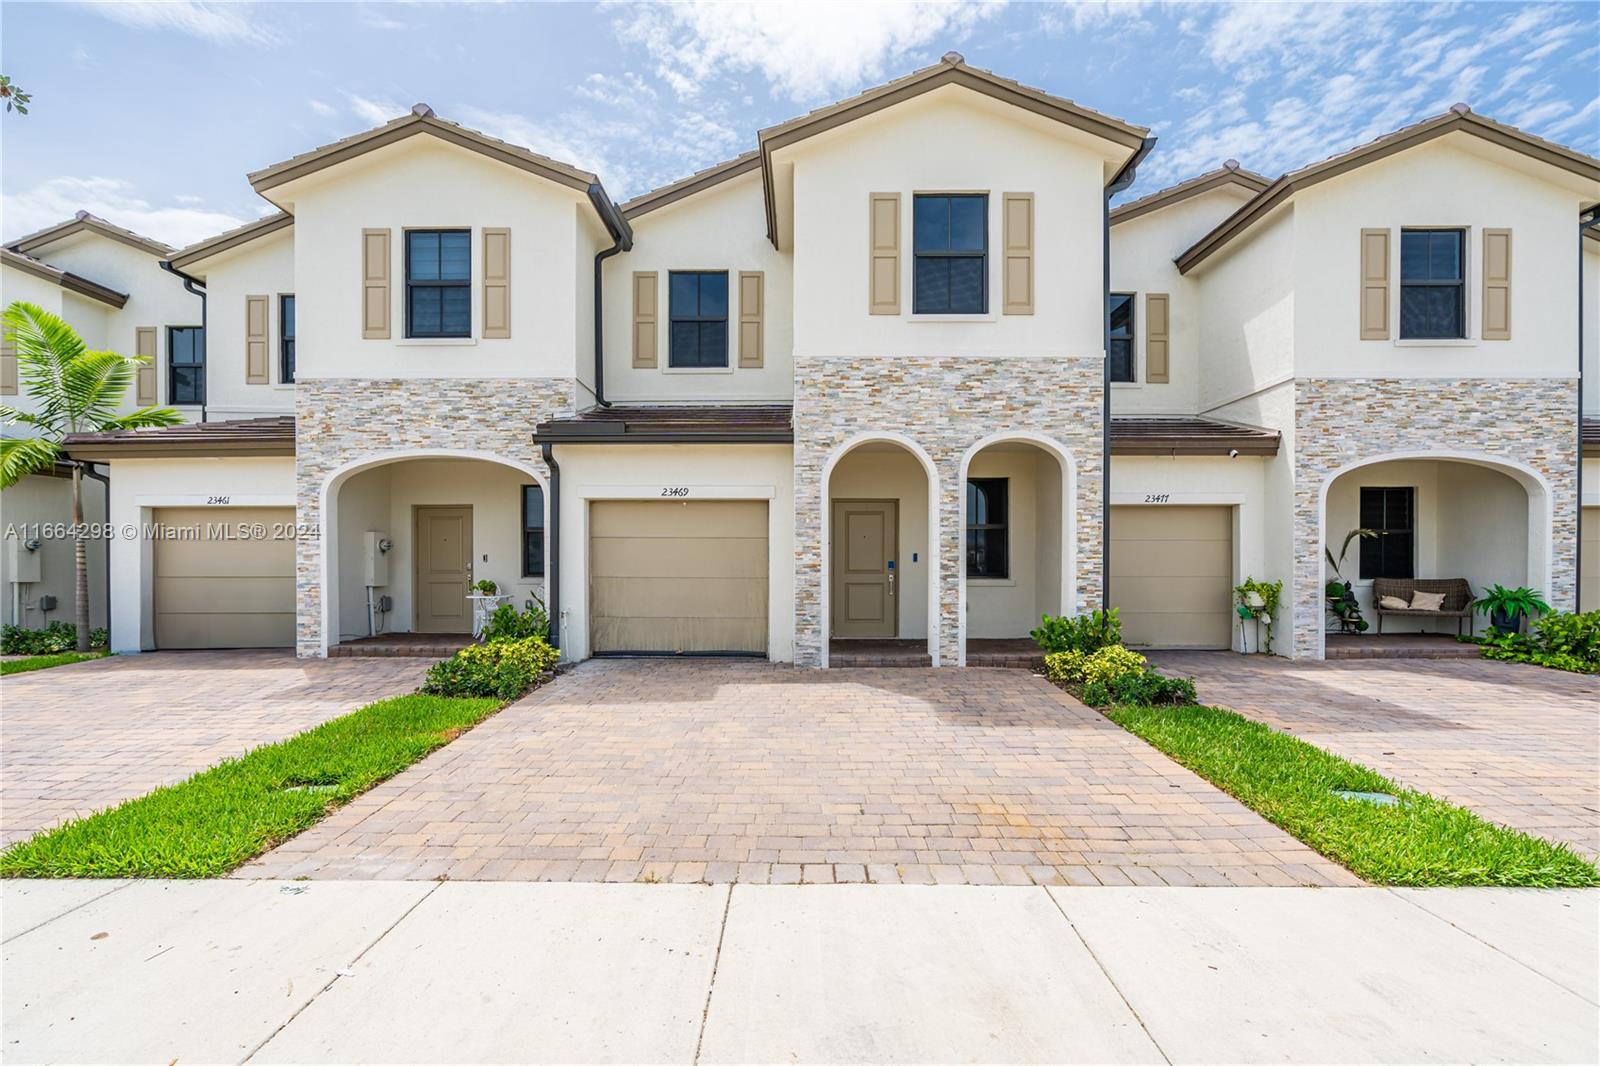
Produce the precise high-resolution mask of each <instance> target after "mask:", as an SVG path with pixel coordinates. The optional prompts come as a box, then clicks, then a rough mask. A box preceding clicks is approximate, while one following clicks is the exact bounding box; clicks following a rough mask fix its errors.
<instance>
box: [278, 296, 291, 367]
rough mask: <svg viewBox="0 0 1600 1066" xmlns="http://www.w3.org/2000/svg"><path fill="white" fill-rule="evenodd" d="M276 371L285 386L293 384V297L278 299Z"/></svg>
mask: <svg viewBox="0 0 1600 1066" xmlns="http://www.w3.org/2000/svg"><path fill="white" fill-rule="evenodd" d="M278 370H279V374H280V375H281V376H280V378H279V380H281V381H282V382H283V383H284V384H285V385H293V384H294V295H293V294H292V293H291V294H287V295H284V296H280V297H278Z"/></svg>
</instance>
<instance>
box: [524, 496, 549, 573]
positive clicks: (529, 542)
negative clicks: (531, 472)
mask: <svg viewBox="0 0 1600 1066" xmlns="http://www.w3.org/2000/svg"><path fill="white" fill-rule="evenodd" d="M522 576H523V577H543V576H544V486H542V485H524V486H522Z"/></svg>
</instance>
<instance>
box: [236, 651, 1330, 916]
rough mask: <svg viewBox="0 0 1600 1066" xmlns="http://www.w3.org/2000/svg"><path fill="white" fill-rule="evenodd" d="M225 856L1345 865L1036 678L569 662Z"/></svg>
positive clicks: (1214, 874) (826, 872)
mask: <svg viewBox="0 0 1600 1066" xmlns="http://www.w3.org/2000/svg"><path fill="white" fill-rule="evenodd" d="M237 875H238V876H242V877H260V876H276V877H298V876H309V877H324V878H339V877H351V878H361V877H365V878H434V877H441V876H443V877H449V878H452V879H519V880H520V879H526V880H559V881H570V880H589V881H601V880H612V881H635V880H661V881H712V882H719V883H720V882H732V881H751V882H796V881H805V882H811V881H821V882H826V881H863V880H872V881H879V882H896V881H904V882H967V883H982V884H993V883H1005V884H1027V883H1029V882H1044V883H1060V882H1067V883H1074V884H1095V883H1105V884H1129V883H1138V884H1162V883H1169V884H1178V885H1188V884H1197V883H1198V884H1242V885H1260V884H1272V885H1292V884H1310V885H1325V884H1353V883H1358V882H1356V880H1355V878H1354V877H1352V876H1351V875H1350V874H1349V873H1347V872H1346V871H1344V870H1343V869H1342V868H1340V867H1338V866H1335V865H1334V864H1332V863H1329V862H1328V861H1326V860H1324V859H1322V858H1321V857H1320V856H1318V855H1317V854H1315V853H1314V852H1312V851H1311V850H1310V849H1308V848H1306V847H1305V846H1304V845H1302V844H1300V843H1299V842H1298V841H1296V840H1294V839H1292V838H1291V837H1289V836H1287V835H1286V834H1284V833H1283V832H1282V831H1281V830H1279V829H1277V828H1276V827H1274V826H1272V825H1270V824H1269V823H1267V822H1266V821H1264V820H1263V819H1261V818H1260V817H1258V816H1257V815H1255V814H1253V813H1252V812H1250V811H1249V810H1247V809H1245V808H1244V807H1242V806H1241V805H1240V804H1238V803H1237V802H1236V801H1234V800H1233V799H1232V798H1230V797H1229V796H1227V795H1225V794H1223V793H1222V792H1220V791H1218V790H1217V789H1215V788H1213V787H1211V786H1210V785H1209V784H1207V783H1206V782H1204V781H1202V780H1201V779H1200V778H1198V777H1196V776H1195V775H1193V774H1192V773H1190V772H1189V771H1187V770H1184V769H1183V768H1182V767H1179V766H1178V765H1176V764H1175V763H1173V762H1171V761H1170V760H1168V759H1167V758H1166V757H1165V756H1163V755H1161V754H1160V753H1159V752H1157V751H1155V750H1154V749H1153V748H1150V747H1148V746H1147V745H1145V744H1144V743H1143V742H1141V741H1139V740H1138V739H1137V738H1135V737H1133V736H1131V735H1130V734H1128V733H1125V732H1124V731H1122V730H1121V729H1119V728H1118V727H1117V726H1116V725H1114V724H1112V723H1111V722H1109V721H1108V720H1106V719H1105V718H1103V717H1102V716H1101V715H1099V714H1098V713H1095V712H1093V711H1090V710H1088V709H1087V708H1085V707H1083V706H1081V705H1080V704H1078V703H1076V702H1074V701H1073V700H1071V699H1069V698H1068V697H1067V696H1066V695H1065V694H1064V693H1062V692H1061V691H1060V690H1058V689H1056V688H1055V687H1054V686H1052V685H1050V684H1048V683H1047V682H1045V681H1044V680H1043V679H1042V678H1039V677H1035V676H1032V675H1030V674H1028V673H1026V672H1024V671H1017V670H915V669H881V670H837V671H827V672H823V671H806V670H794V669H790V668H786V667H781V666H772V665H768V664H764V663H727V662H706V661H700V662H689V661H670V660H668V661H641V660H633V661H629V660H611V661H597V662H588V663H585V664H582V665H580V666H579V667H578V668H577V669H575V670H574V671H572V672H571V673H569V674H567V675H565V676H563V677H561V678H558V679H557V680H556V681H555V682H554V683H552V684H551V685H549V686H548V687H546V688H545V689H542V690H540V691H539V692H536V693H534V694H533V695H532V696H530V697H529V698H528V699H525V700H523V701H522V702H520V703H518V704H516V705H514V706H512V707H510V708H507V709H506V710H504V711H502V712H501V713H500V714H499V715H497V716H495V717H494V718H492V719H490V720H489V721H487V722H485V723H484V724H483V725H481V726H479V727H478V728H476V729H474V730H472V731H471V732H470V733H468V734H467V735H465V736H463V737H462V738H461V739H459V740H457V741H455V742H454V743H453V744H451V745H449V746H448V747H446V748H444V749H442V750H440V751H438V752H435V753H434V754H433V755H431V756H429V757H428V758H427V759H425V760H424V761H423V762H421V763H419V764H417V765H416V766H414V767H412V768H411V769H410V770H408V771H406V772H405V773H402V774H400V775H399V776H397V777H395V778H394V779H392V780H390V781H389V782H387V783H385V784H382V785H379V786H378V787H377V788H375V789H373V790H372V791H371V792H369V793H367V794H366V795H365V796H362V797H360V798H358V799H357V800H355V801H354V802H352V803H351V804H350V805H349V806H347V807H345V808H344V809H342V810H340V811H337V812H335V813H334V814H332V815H331V816H330V817H329V818H328V819H327V820H325V821H324V822H322V823H321V824H319V825H318V826H316V827H314V828H313V829H311V830H309V831H308V832H306V833H304V834H302V835H301V836H299V837H297V838H296V839H294V840H291V841H289V842H288V843H286V844H284V845H283V846H282V847H280V848H278V849H277V850H275V851H273V852H271V853H269V854H267V855H265V856H263V857H262V858H261V859H259V860H257V861H256V862H254V863H251V864H248V865H246V866H245V867H243V868H242V869H241V870H239V871H238V874H237Z"/></svg>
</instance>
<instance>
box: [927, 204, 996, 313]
mask: <svg viewBox="0 0 1600 1066" xmlns="http://www.w3.org/2000/svg"><path fill="white" fill-rule="evenodd" d="M935 200H943V201H945V202H946V204H947V205H949V204H951V203H953V202H954V201H956V200H976V201H978V203H979V204H980V206H981V207H982V212H981V215H982V218H983V245H982V247H981V248H980V249H977V250H973V249H969V248H964V249H927V250H924V249H923V248H921V247H919V246H918V244H917V234H918V227H917V209H918V207H919V206H921V205H922V204H927V203H932V202H933V201H935ZM947 218H948V215H947ZM950 228H952V229H953V228H954V227H953V224H951V226H950ZM924 259H965V260H976V261H977V263H978V277H979V281H980V284H979V287H978V306H977V307H959V308H958V307H946V308H944V309H943V310H927V309H926V308H925V307H924V306H923V303H922V292H921V286H920V285H918V284H917V276H918V270H917V264H918V263H919V262H920V261H922V260H924ZM945 292H946V297H947V300H948V296H949V288H948V286H947V287H946V290H945ZM911 313H912V314H914V315H987V314H988V313H989V194H988V193H986V192H927V193H913V194H912V196H911Z"/></svg>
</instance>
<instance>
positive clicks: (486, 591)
mask: <svg viewBox="0 0 1600 1066" xmlns="http://www.w3.org/2000/svg"><path fill="white" fill-rule="evenodd" d="M472 587H473V589H475V590H476V591H477V592H478V593H479V594H481V595H484V596H493V595H494V594H495V593H497V592H499V591H500V586H499V585H496V584H495V583H494V582H493V581H490V580H489V579H488V578H484V579H483V580H482V581H479V582H477V583H476V584H474V585H473V586H472Z"/></svg>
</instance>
